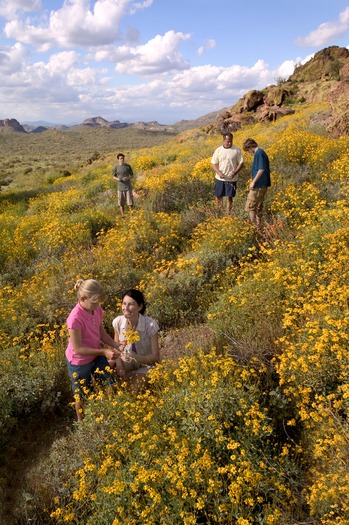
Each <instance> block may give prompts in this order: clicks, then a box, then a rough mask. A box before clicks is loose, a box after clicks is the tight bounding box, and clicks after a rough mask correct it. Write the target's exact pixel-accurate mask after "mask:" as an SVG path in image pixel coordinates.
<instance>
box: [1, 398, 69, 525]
mask: <svg viewBox="0 0 349 525" xmlns="http://www.w3.org/2000/svg"><path fill="white" fill-rule="evenodd" d="M73 418H74V413H73V411H72V410H70V409H69V407H68V408H67V410H66V412H65V413H62V414H59V415H54V416H52V417H51V418H50V419H41V420H37V419H35V420H33V419H31V420H27V421H23V422H22V423H21V424H20V425H19V426H18V427H16V429H15V430H14V431H13V432H12V433H11V436H10V437H9V441H8V445H7V446H6V447H4V448H3V449H2V450H0V525H19V521H18V520H17V519H16V514H17V507H18V505H19V503H20V502H21V501H22V498H23V494H24V493H25V477H26V476H25V475H26V472H28V471H29V470H30V469H31V468H32V467H33V465H35V464H37V463H38V462H39V461H40V460H41V459H42V458H43V457H45V455H47V454H48V453H49V451H50V447H51V445H52V443H53V442H54V440H55V439H57V438H58V437H61V436H62V435H64V434H66V433H67V432H68V431H69V430H70V429H71V425H72V421H73Z"/></svg>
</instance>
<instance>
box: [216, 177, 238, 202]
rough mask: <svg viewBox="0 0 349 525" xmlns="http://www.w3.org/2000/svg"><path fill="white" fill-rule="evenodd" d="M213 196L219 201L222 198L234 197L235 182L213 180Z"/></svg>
mask: <svg viewBox="0 0 349 525" xmlns="http://www.w3.org/2000/svg"><path fill="white" fill-rule="evenodd" d="M214 194H215V196H216V197H218V198H219V199H221V198H222V197H232V198H233V197H235V194H236V181H234V182H233V181H231V182H230V181H229V182H228V181H225V180H218V179H215V186H214Z"/></svg>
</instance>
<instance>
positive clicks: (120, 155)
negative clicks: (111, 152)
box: [116, 153, 125, 159]
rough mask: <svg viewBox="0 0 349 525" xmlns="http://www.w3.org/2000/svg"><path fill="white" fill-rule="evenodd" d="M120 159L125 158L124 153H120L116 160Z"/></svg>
mask: <svg viewBox="0 0 349 525" xmlns="http://www.w3.org/2000/svg"><path fill="white" fill-rule="evenodd" d="M120 157H123V158H125V155H124V154H123V153H118V154H117V156H116V158H117V159H119V158H120Z"/></svg>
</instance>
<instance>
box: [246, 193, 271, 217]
mask: <svg viewBox="0 0 349 525" xmlns="http://www.w3.org/2000/svg"><path fill="white" fill-rule="evenodd" d="M267 189H268V188H253V189H252V190H250V192H249V194H248V195H247V200H246V204H245V211H247V212H250V211H255V212H256V213H260V212H261V211H262V209H263V201H264V197H265V194H266V193H267Z"/></svg>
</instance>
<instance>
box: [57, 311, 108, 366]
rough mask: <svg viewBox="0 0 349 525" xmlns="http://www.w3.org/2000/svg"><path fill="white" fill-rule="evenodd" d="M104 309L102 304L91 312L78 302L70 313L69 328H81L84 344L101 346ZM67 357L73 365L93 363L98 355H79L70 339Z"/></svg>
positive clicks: (94, 346)
mask: <svg viewBox="0 0 349 525" xmlns="http://www.w3.org/2000/svg"><path fill="white" fill-rule="evenodd" d="M103 316H104V311H103V310H102V308H101V307H100V306H98V308H97V309H96V310H95V311H94V312H93V314H90V313H89V312H87V311H86V310H84V309H83V307H82V306H81V305H80V303H78V304H77V305H76V306H74V308H73V309H72V311H71V312H70V314H69V317H68V319H67V321H66V322H67V327H68V329H73V330H79V331H80V332H81V339H82V345H83V346H86V347H88V348H100V344H101V337H100V326H101V324H102V319H103ZM65 355H66V358H67V359H68V361H69V362H70V363H71V364H72V365H85V364H86V363H91V361H93V360H94V359H95V357H97V355H95V356H93V355H77V354H76V353H75V352H74V348H73V345H72V343H71V341H70V339H69V341H68V346H67V349H66V351H65Z"/></svg>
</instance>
